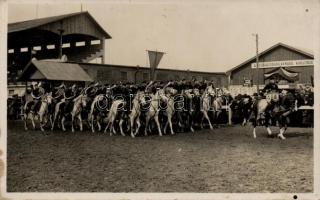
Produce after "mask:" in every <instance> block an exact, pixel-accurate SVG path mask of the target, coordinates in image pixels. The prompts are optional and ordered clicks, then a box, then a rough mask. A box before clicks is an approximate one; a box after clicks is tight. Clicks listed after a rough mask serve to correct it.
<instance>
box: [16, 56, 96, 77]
mask: <svg viewBox="0 0 320 200" xmlns="http://www.w3.org/2000/svg"><path fill="white" fill-rule="evenodd" d="M32 66H34V67H35V68H36V69H37V70H38V71H39V72H40V73H41V74H42V75H43V76H44V77H45V79H47V80H60V81H90V82H92V81H93V79H92V78H91V77H90V76H89V75H88V74H87V72H85V71H84V70H83V69H82V67H80V65H78V64H75V63H62V62H52V61H41V60H32V61H31V62H30V63H29V64H28V65H27V67H26V68H25V69H24V70H23V72H22V77H25V76H26V74H25V73H26V72H27V71H28V69H29V68H30V67H32ZM31 76H32V74H30V75H29V77H28V78H30V77H31Z"/></svg>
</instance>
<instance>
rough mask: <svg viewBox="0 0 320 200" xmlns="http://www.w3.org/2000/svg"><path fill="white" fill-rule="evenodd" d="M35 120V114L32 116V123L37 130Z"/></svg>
mask: <svg viewBox="0 0 320 200" xmlns="http://www.w3.org/2000/svg"><path fill="white" fill-rule="evenodd" d="M34 118H35V115H34V114H31V122H32V127H33V130H35V129H36V123H35V122H34Z"/></svg>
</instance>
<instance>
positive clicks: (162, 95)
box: [156, 89, 168, 102]
mask: <svg viewBox="0 0 320 200" xmlns="http://www.w3.org/2000/svg"><path fill="white" fill-rule="evenodd" d="M156 96H157V98H158V99H160V100H161V101H163V102H168V97H167V96H166V95H165V93H164V91H163V89H161V90H158V91H157V93H156Z"/></svg>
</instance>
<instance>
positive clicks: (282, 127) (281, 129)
mask: <svg viewBox="0 0 320 200" xmlns="http://www.w3.org/2000/svg"><path fill="white" fill-rule="evenodd" d="M284 120H285V119H283V116H280V120H279V125H280V127H279V128H280V131H279V134H278V137H279V138H280V139H282V140H285V139H286V138H285V137H284V136H283V134H284V132H285V131H286V127H285V122H284Z"/></svg>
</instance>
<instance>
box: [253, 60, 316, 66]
mask: <svg viewBox="0 0 320 200" xmlns="http://www.w3.org/2000/svg"><path fill="white" fill-rule="evenodd" d="M313 65H314V63H313V60H284V61H273V62H259V68H274V67H296V66H313ZM251 68H257V63H252V64H251Z"/></svg>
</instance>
